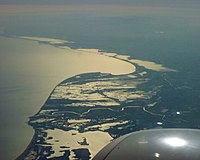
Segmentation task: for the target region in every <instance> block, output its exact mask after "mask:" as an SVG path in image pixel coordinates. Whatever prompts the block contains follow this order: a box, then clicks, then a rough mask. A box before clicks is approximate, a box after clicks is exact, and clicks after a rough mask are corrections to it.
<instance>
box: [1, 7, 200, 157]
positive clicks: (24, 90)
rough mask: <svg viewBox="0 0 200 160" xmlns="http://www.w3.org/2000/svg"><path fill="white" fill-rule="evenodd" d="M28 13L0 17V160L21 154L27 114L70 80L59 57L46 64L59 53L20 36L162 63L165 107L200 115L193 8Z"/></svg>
mask: <svg viewBox="0 0 200 160" xmlns="http://www.w3.org/2000/svg"><path fill="white" fill-rule="evenodd" d="M4 7H5V8H6V7H8V8H9V6H4ZM34 7H35V8H34ZM34 7H32V8H31V7H30V10H29V9H26V8H28V6H22V8H21V9H20V7H19V6H17V7H16V8H15V6H14V7H13V8H14V9H13V8H12V9H11V10H8V11H7V12H5V13H2V14H1V15H0V35H1V38H0V121H1V124H0V128H1V129H0V131H1V133H0V142H1V143H0V156H1V157H0V159H7V160H9V159H15V158H16V157H17V156H18V155H19V154H21V153H22V152H23V151H24V150H25V148H26V146H27V145H28V144H29V142H30V141H31V138H32V136H33V134H34V131H33V129H32V128H31V127H30V126H28V124H27V121H28V119H29V116H32V115H34V114H35V113H37V112H38V111H39V110H40V108H41V106H42V105H43V104H44V102H45V100H46V99H47V98H48V96H49V94H50V92H51V91H52V89H53V88H54V87H55V86H56V85H57V84H58V83H60V82H61V81H62V80H64V79H66V78H69V77H71V76H74V75H73V74H71V75H69V74H68V73H67V72H66V70H65V68H64V67H65V65H61V64H59V61H60V59H57V61H54V62H52V60H53V59H55V58H56V57H57V55H56V53H55V54H53V55H52V54H51V53H48V52H47V50H48V49H49V50H51V49H52V48H51V46H45V47H44V48H43V47H42V46H43V45H40V44H36V42H32V41H27V40H22V39H18V38H16V37H19V36H28V37H46V38H55V39H62V40H66V41H68V42H71V43H69V44H68V46H70V47H71V48H74V49H76V48H85V49H88V48H95V49H99V50H102V51H105V52H114V53H118V54H120V55H129V56H130V57H131V58H132V59H139V60H145V61H151V62H155V63H158V64H162V65H163V66H166V67H168V68H171V69H173V70H176V72H167V73H162V76H164V78H165V79H166V81H167V82H168V83H169V84H170V85H171V86H172V89H171V90H169V91H166V92H165V93H166V94H164V95H162V96H163V98H164V99H166V100H165V104H164V105H165V107H167V106H170V107H171V106H173V107H174V110H175V111H176V112H181V111H182V110H183V108H192V109H195V111H197V113H198V112H199V111H200V109H199V107H200V106H199V104H200V103H199V102H200V81H199V80H200V74H199V73H200V63H199V61H200V10H199V8H198V7H187V6H184V7H178V6H170V7H169V6H140V5H139V6H138V5H136V6H135V5H134V6H127V5H83V6H59V5H58V6H54V7H52V6H45V7H43V8H41V6H40V7H39V9H38V7H37V6H34ZM11 39H12V40H11ZM13 39H14V40H13ZM10 46H12V47H10ZM19 46H20V47H19ZM25 46H26V47H25ZM38 47H39V48H40V49H38ZM46 47H47V48H48V49H47V48H46ZM28 48H29V49H28ZM35 51H37V52H35ZM44 51H45V52H44ZM46 57H48V58H46ZM49 57H50V59H49ZM50 62H51V63H50ZM63 63H64V62H63ZM57 64H59V65H60V67H58V68H57V69H55V65H57ZM102 65H103V64H102ZM75 67H79V64H78V63H77V64H76V65H75ZM58 72H59V73H58ZM55 74H56V76H55ZM177 90H178V91H177ZM190 118H191V119H194V120H193V121H192V122H193V123H197V122H198V120H199V118H198V115H197V114H194V117H190ZM198 127H200V126H199V125H197V126H196V128H198Z"/></svg>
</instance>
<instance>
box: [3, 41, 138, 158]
mask: <svg viewBox="0 0 200 160" xmlns="http://www.w3.org/2000/svg"><path fill="white" fill-rule="evenodd" d="M1 41H2V42H3V44H2V45H4V44H5V45H4V47H5V50H8V51H7V52H9V54H10V55H11V56H12V57H8V56H7V57H6V59H8V60H9V63H8V62H6V61H5V62H4V63H2V64H1V65H2V66H3V65H7V66H5V67H4V68H5V70H4V71H2V72H3V73H4V74H5V73H6V72H7V73H6V74H8V75H9V76H8V77H6V76H5V77H6V78H7V79H10V80H9V81H11V79H16V77H14V76H15V75H16V76H19V77H20V79H19V80H18V79H16V81H17V82H16V84H13V85H11V86H10V87H13V86H14V85H17V86H18V85H19V84H20V88H24V89H25V91H26V92H27V93H28V94H29V97H28V98H27V97H26V96H25V97H23V96H24V95H23V96H22V97H19V100H18V101H21V99H23V100H24V101H23V104H24V107H25V108H26V109H25V110H28V112H27V111H23V115H21V113H18V112H15V114H16V115H15V117H16V119H17V115H18V116H20V117H21V116H23V117H28V116H30V115H34V114H35V113H36V112H38V110H40V109H41V106H42V105H43V104H44V102H45V101H46V99H47V98H48V96H49V95H50V93H51V91H52V90H53V88H54V87H55V86H56V85H57V84H59V83H60V82H61V81H62V80H63V79H67V78H70V77H73V76H75V75H78V74H80V73H88V72H103V73H111V74H123V73H124V74H129V73H131V72H134V71H135V67H134V66H133V65H132V64H130V63H127V62H124V61H121V60H118V59H115V58H113V57H107V56H105V55H102V54H96V53H95V54H93V53H85V51H84V52H82V51H78V50H73V49H70V48H68V47H67V48H65V49H63V48H58V47H55V46H52V45H47V44H41V43H38V41H36V42H35V41H33V40H25V39H20V38H17V37H15V38H7V37H1ZM10 48H11V50H10ZM18 50H19V52H20V53H17V54H16V53H15V52H16V51H18ZM13 51H14V52H13ZM11 52H13V53H11ZM2 54H4V53H2ZM6 54H7V53H6ZM15 54H16V55H15ZM13 55H14V57H13ZM15 56H17V57H15ZM2 57H3V56H2ZM58 57H60V58H58ZM70 57H72V58H70ZM9 58H11V60H10V59H9ZM78 58H79V60H78ZM85 60H86V62H85ZM97 60H98V61H97ZM2 61H3V60H2ZM49 61H50V63H49ZM66 61H67V62H66ZM74 61H75V62H74ZM15 62H17V64H14V63H15ZM46 62H47V63H48V65H47V64H46ZM78 62H81V63H78ZM89 62H91V63H92V64H90V63H89ZM111 62H113V63H111ZM5 63H7V64H5ZM12 63H13V64H12ZM87 64H89V65H87ZM102 64H104V65H103V67H104V68H103V69H102V70H101V68H102ZM105 64H107V65H105ZM110 64H112V65H110ZM13 65H14V66H13ZM15 65H16V66H15ZM31 65H32V66H31ZM56 65H59V67H58V66H56ZM69 65H72V66H73V67H70V66H69ZM11 66H12V67H11ZM24 66H26V67H25V68H24ZM76 66H78V67H76ZM95 66H96V67H95ZM13 67H14V70H13ZM50 67H51V68H50ZM118 67H121V68H122V69H121V70H119V69H118ZM42 68H43V69H42ZM72 68H75V70H73V71H72ZM127 68H128V70H127V71H126V69H127ZM60 70H61V71H60ZM68 71H69V72H68ZM124 71H126V72H124ZM14 72H15V73H14ZM37 72H40V73H37ZM58 72H59V73H58ZM3 73H2V75H3ZM13 73H14V74H13ZM47 73H48V74H47ZM18 74H19V75H18ZM45 74H46V75H45ZM21 75H23V76H24V77H25V78H24V77H21ZM40 76H41V77H40ZM27 77H28V78H27ZM23 78H24V79H23ZM27 80H28V81H30V82H27ZM31 81H32V82H31ZM49 81H51V82H49ZM10 83H12V82H10ZM17 83H19V84H17ZM22 83H25V84H26V86H23V84H22ZM32 83H33V84H32ZM2 85H3V86H5V85H4V84H3V83H2ZM9 85H10V84H9ZM9 85H8V86H9ZM30 85H33V86H32V87H31V86H30ZM37 85H38V86H37ZM45 85H47V86H48V87H45ZM35 87H36V88H35ZM5 90H6V88H5ZM32 92H34V93H33V94H34V95H33V96H31V94H32ZM8 94H10V93H8ZM13 94H19V93H18V92H16V93H12V94H11V95H13ZM21 94H23V93H21ZM2 95H3V91H2ZM10 98H11V99H12V98H13V97H10ZM26 98H27V101H30V99H31V103H30V102H29V103H27V102H26V100H25V99H26ZM16 103H17V102H16ZM2 105H3V104H2ZM12 105H13V106H15V107H16V109H17V107H18V105H17V104H12ZM19 105H20V104H19ZM20 108H21V109H20V110H23V106H20ZM3 110H4V109H3ZM27 120H28V118H27ZM6 121H9V119H7V120H5V122H6ZM16 122H17V121H16ZM17 123H20V124H21V125H22V126H23V129H22V128H18V130H21V132H22V133H23V130H26V128H28V129H30V126H29V127H28V126H27V124H26V123H25V121H24V120H23V122H22V121H19V122H17ZM4 125H9V123H8V124H7V122H6V123H5V124H4ZM2 128H3V126H2ZM12 128H13V127H12V126H10V129H11V130H12ZM16 128H17V127H16ZM31 130H32V128H31ZM3 131H4V132H5V133H6V132H7V131H6V130H3ZM14 133H15V131H14V130H13V132H12V136H13V138H14V137H15V135H14ZM24 133H25V132H24ZM32 135H33V133H31V135H30V136H29V134H28V133H26V137H29V138H27V139H29V140H27V142H24V143H26V144H24V145H23V144H20V143H21V139H22V138H23V135H22V137H16V139H17V141H19V142H18V143H19V144H20V145H21V149H19V146H17V148H13V149H12V150H14V151H15V152H17V150H18V151H19V150H21V151H22V150H23V148H26V147H27V145H28V144H29V143H30V140H31V138H32ZM6 143H7V145H8V146H9V142H6ZM15 143H17V142H15ZM18 143H17V144H18ZM2 145H4V144H2ZM22 146H24V147H22ZM2 152H3V151H2ZM19 154H20V153H19ZM13 156H14V155H12V157H13ZM16 156H17V155H16ZM8 159H9V158H8Z"/></svg>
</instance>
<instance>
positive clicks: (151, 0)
mask: <svg viewBox="0 0 200 160" xmlns="http://www.w3.org/2000/svg"><path fill="white" fill-rule="evenodd" d="M0 4H133V5H150V6H169V7H173V6H176V7H178V6H180V7H199V6H200V1H199V0H0Z"/></svg>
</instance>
